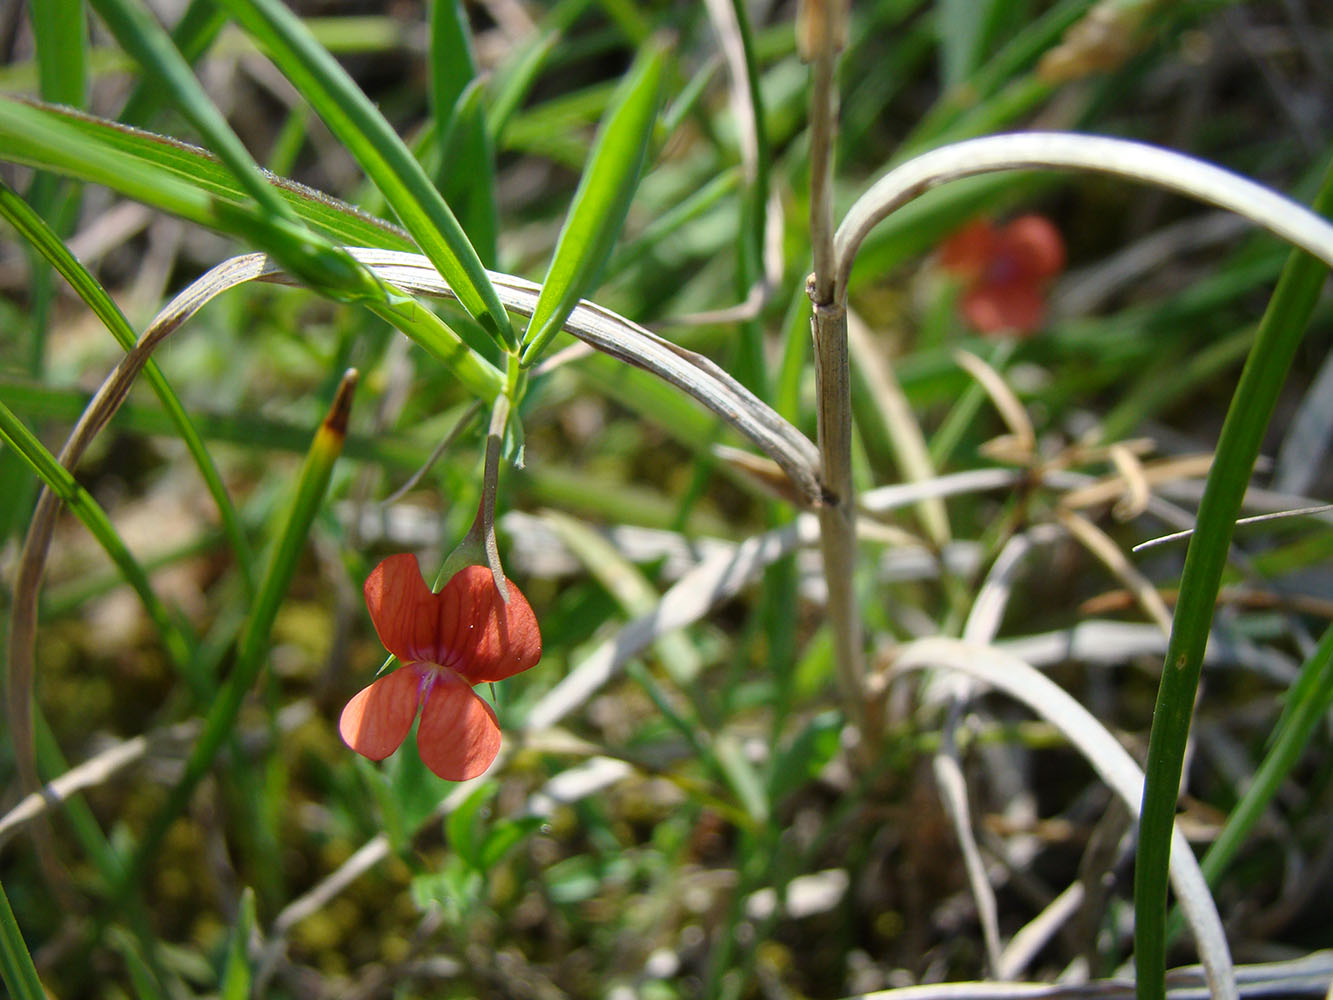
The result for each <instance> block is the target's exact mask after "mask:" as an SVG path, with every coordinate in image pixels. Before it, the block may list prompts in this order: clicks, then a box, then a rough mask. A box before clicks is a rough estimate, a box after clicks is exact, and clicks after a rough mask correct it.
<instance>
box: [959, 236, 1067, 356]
mask: <svg viewBox="0 0 1333 1000" xmlns="http://www.w3.org/2000/svg"><path fill="white" fill-rule="evenodd" d="M939 260H940V266H941V267H943V268H944V269H945V270H946V271H951V272H953V273H954V274H957V275H959V276H961V277H962V278H963V279H964V281H965V282H966V283H967V290H966V291H965V292H964V293H963V303H962V306H963V315H964V316H965V317H966V318H967V321H968V322H969V323H971V324H972V325H973V326H974V327H976V328H977V330H979V331H980V332H982V333H996V332H998V331H1000V330H1013V331H1016V332H1018V333H1032V332H1033V331H1035V330H1037V329H1039V328H1040V327H1041V325H1042V322H1043V321H1044V320H1045V318H1046V289H1047V286H1048V285H1049V284H1050V282H1051V279H1052V278H1054V277H1055V276H1056V275H1057V274H1059V273H1060V271H1061V270H1062V269H1063V268H1064V266H1065V244H1064V240H1063V239H1062V238H1061V236H1060V231H1059V230H1058V229H1056V228H1055V226H1054V225H1052V224H1051V222H1050V221H1049V220H1048V219H1046V218H1044V217H1043V216H1040V215H1022V216H1019V217H1018V218H1017V219H1014V220H1013V221H1012V222H1010V223H1009V224H1008V225H1007V226H1004V227H1003V228H999V229H997V228H996V227H995V226H994V225H993V224H992V223H991V222H988V221H986V220H984V219H978V220H976V221H975V222H970V223H968V224H967V225H966V226H964V227H963V228H962V229H960V230H959V231H958V232H956V233H954V234H953V235H952V236H950V237H949V238H948V239H947V240H946V241H945V242H944V245H943V246H941V247H940V257H939Z"/></svg>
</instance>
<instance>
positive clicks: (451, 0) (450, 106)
mask: <svg viewBox="0 0 1333 1000" xmlns="http://www.w3.org/2000/svg"><path fill="white" fill-rule="evenodd" d="M429 7H430V15H429V16H430V67H429V68H430V101H431V111H432V113H433V114H434V116H435V123H436V127H437V128H438V129H439V134H440V135H443V133H444V130H445V127H446V123H447V122H448V121H449V119H450V117H451V116H452V115H453V113H454V106H455V105H456V104H457V103H458V98H459V97H460V96H462V94H463V90H464V88H466V87H467V85H468V84H469V83H471V82H472V80H473V79H474V78H475V77H476V75H477V60H476V58H475V56H474V55H473V53H472V32H471V30H470V29H469V27H468V22H467V12H466V11H464V10H463V4H462V3H461V2H460V0H430V5H429Z"/></svg>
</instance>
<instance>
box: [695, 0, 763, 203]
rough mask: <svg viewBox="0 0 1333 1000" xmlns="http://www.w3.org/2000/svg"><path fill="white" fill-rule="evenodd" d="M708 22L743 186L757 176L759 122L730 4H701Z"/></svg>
mask: <svg viewBox="0 0 1333 1000" xmlns="http://www.w3.org/2000/svg"><path fill="white" fill-rule="evenodd" d="M704 8H705V9H706V10H707V11H708V20H709V22H710V23H711V24H712V25H713V31H714V32H716V34H717V38H718V42H719V44H720V46H721V49H722V58H723V59H724V61H725V62H726V64H727V79H728V83H729V84H730V85H729V86H728V88H727V103H728V105H729V106H730V107H731V114H732V117H733V118H734V119H735V122H736V145H737V146H738V147H739V148H740V154H741V169H742V170H743V171H744V175H745V181H746V183H747V184H753V183H754V182H755V180H756V178H758V176H759V122H758V120H757V119H756V118H755V107H754V102H753V101H752V100H751V99H750V87H749V84H748V82H747V81H748V80H749V71H748V70H747V69H746V66H745V39H744V38H743V37H742V36H741V26H740V22H739V21H737V20H736V9H735V8H734V7H733V6H732V5H731V0H704Z"/></svg>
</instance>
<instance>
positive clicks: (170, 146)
mask: <svg viewBox="0 0 1333 1000" xmlns="http://www.w3.org/2000/svg"><path fill="white" fill-rule="evenodd" d="M0 150H3V153H0V157H2V158H3V159H5V160H8V161H10V162H13V163H21V164H24V165H26V166H30V167H35V168H37V169H39V170H51V171H54V172H57V173H61V174H64V175H66V176H69V177H75V178H78V179H79V180H84V181H89V182H92V183H94V184H100V185H102V186H104V187H107V188H110V189H111V190H113V191H118V192H120V193H121V194H124V195H126V196H128V197H130V198H133V199H135V200H136V201H141V202H143V203H144V204H146V205H151V206H153V207H154V208H160V209H162V210H163V211H165V212H169V213H171V214H172V215H177V216H180V217H181V218H183V219H186V220H188V221H190V222H195V223H198V224H200V225H203V226H207V227H209V228H211V229H217V230H220V231H222V232H227V233H232V234H233V235H239V233H238V231H237V229H236V227H235V226H234V225H232V224H231V223H230V222H229V221H228V220H227V219H224V218H223V217H222V215H221V214H220V213H219V212H218V211H217V207H216V204H215V203H218V202H221V203H229V204H232V205H236V206H241V205H244V204H245V203H246V202H247V198H246V194H245V191H244V190H243V189H242V188H241V186H240V185H239V183H238V182H237V181H236V179H235V178H234V177H233V176H232V175H231V172H230V171H228V170H227V169H226V168H225V167H224V166H223V165H222V164H221V163H220V162H218V160H217V158H216V157H214V156H212V155H211V154H210V153H208V152H206V151H205V150H202V149H200V148H198V147H197V146H191V145H189V144H187V143H183V142H178V141H177V140H175V139H168V138H165V137H163V136H160V135H155V134H153V133H151V132H144V131H142V130H139V129H135V128H131V127H129V126H125V125H120V124H118V123H116V122H111V121H106V120H104V119H101V118H94V117H92V116H90V115H83V114H79V113H78V112H75V111H71V110H70V109H68V108H56V107H51V106H47V105H42V104H34V103H28V102H24V101H18V100H15V99H13V98H8V97H3V96H0ZM266 176H267V179H268V181H269V183H270V184H272V185H274V186H275V187H276V188H277V189H278V192H279V194H280V195H281V197H282V198H283V200H284V201H286V202H287V203H288V204H289V205H290V206H291V207H292V209H293V211H294V212H295V213H296V215H297V216H298V217H299V218H300V219H302V220H303V221H304V222H306V223H307V224H308V225H309V226H310V227H311V228H312V229H314V230H316V231H317V232H319V233H321V234H323V235H325V236H327V237H329V238H330V239H334V240H337V241H338V242H339V243H344V244H347V245H348V246H369V247H381V248H383V249H386V250H415V249H416V245H415V244H414V243H413V242H412V241H411V240H410V239H409V238H408V237H407V236H406V234H404V233H403V232H402V231H401V230H400V229H398V228H397V227H396V226H392V225H390V224H389V223H387V222H385V221H384V220H382V219H377V218H375V217H374V216H371V215H367V214H366V213H364V212H361V211H359V210H358V209H356V208H353V207H352V206H351V205H348V204H346V203H344V202H341V201H338V200H337V199H336V198H332V197H330V196H329V195H327V194H324V193H323V192H322V191H316V190H315V189H314V188H309V187H306V186H305V185H302V184H297V183H295V182H293V181H288V180H284V179H283V178H279V177H274V176H272V175H266Z"/></svg>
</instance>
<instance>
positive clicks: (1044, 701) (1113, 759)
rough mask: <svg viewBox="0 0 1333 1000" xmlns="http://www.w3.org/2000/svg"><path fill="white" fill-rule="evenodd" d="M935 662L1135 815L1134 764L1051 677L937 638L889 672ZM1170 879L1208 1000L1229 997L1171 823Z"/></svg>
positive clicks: (1213, 911) (1223, 966)
mask: <svg viewBox="0 0 1333 1000" xmlns="http://www.w3.org/2000/svg"><path fill="white" fill-rule="evenodd" d="M937 667H945V668H948V669H950V670H958V671H962V672H963V673H966V674H967V675H969V676H970V677H972V678H973V679H974V680H978V681H981V682H982V683H984V684H987V685H989V686H991V687H994V688H996V689H998V690H1000V691H1003V692H1005V693H1006V694H1008V695H1010V696H1011V697H1013V698H1016V699H1018V700H1019V701H1022V702H1023V703H1024V704H1026V705H1027V706H1028V707H1029V708H1030V709H1032V711H1034V712H1036V713H1037V714H1038V715H1040V716H1041V717H1042V718H1044V719H1046V720H1047V721H1048V722H1050V723H1052V724H1053V725H1055V726H1056V727H1057V728H1059V729H1060V731H1061V732H1062V733H1064V735H1065V738H1066V739H1068V740H1069V742H1070V743H1071V744H1073V745H1074V747H1075V748H1076V749H1077V750H1078V751H1079V752H1080V753H1081V754H1082V755H1083V757H1084V758H1085V759H1086V760H1087V761H1088V763H1089V764H1091V765H1092V767H1093V769H1094V770H1096V772H1097V774H1098V775H1100V776H1101V778H1102V780H1103V781H1105V782H1106V784H1107V786H1108V787H1110V788H1111V790H1112V791H1114V792H1115V793H1116V795H1118V796H1119V797H1120V798H1121V799H1122V800H1123V801H1124V803H1125V805H1126V806H1128V807H1129V809H1130V810H1131V811H1132V812H1133V814H1134V815H1135V816H1138V814H1139V809H1140V805H1141V801H1142V798H1143V772H1142V770H1140V769H1139V766H1138V765H1137V764H1136V763H1134V759H1133V758H1132V757H1130V755H1129V753H1128V752H1127V751H1126V750H1125V748H1124V747H1122V746H1121V745H1120V744H1119V743H1118V742H1117V741H1116V739H1115V737H1114V736H1112V735H1111V734H1110V733H1109V732H1108V731H1107V730H1106V727H1105V726H1103V725H1102V724H1101V723H1100V722H1098V721H1097V719H1096V718H1095V717H1094V716H1093V715H1092V714H1091V713H1090V712H1089V711H1088V710H1087V709H1085V708H1084V707H1083V706H1082V705H1080V704H1079V703H1078V702H1077V701H1075V700H1074V699H1073V698H1072V697H1071V696H1070V695H1069V694H1067V693H1066V692H1065V691H1064V690H1062V689H1061V688H1060V687H1059V686H1058V685H1057V684H1055V682H1053V681H1051V680H1049V679H1048V678H1047V677H1045V676H1044V675H1042V674H1041V673H1039V672H1038V671H1037V670H1035V669H1034V668H1033V667H1032V666H1031V665H1030V664H1028V663H1026V662H1025V661H1023V660H1020V659H1018V658H1017V657H1014V656H1011V655H1010V654H1008V653H1004V652H1002V651H1000V650H998V649H996V648H995V647H994V646H989V645H981V644H977V643H970V642H964V641H961V640H958V639H947V638H943V637H935V638H930V639H920V640H918V641H916V642H912V643H909V644H908V645H906V646H905V647H903V649H902V650H901V651H900V652H899V654H898V655H897V656H896V657H895V658H894V661H893V663H892V664H891V666H890V671H891V672H892V673H893V674H900V673H903V672H905V671H908V670H926V669H932V668H937ZM1171 884H1172V886H1173V887H1174V888H1175V890H1176V896H1177V898H1178V899H1179V900H1180V906H1181V909H1182V910H1183V911H1184V913H1185V915H1186V918H1187V919H1188V921H1189V924H1190V928H1191V930H1192V931H1193V933H1194V940H1195V943H1196V944H1197V946H1198V949H1199V956H1200V958H1201V959H1202V961H1203V966H1204V969H1205V972H1206V974H1207V977H1208V987H1209V990H1210V991H1211V993H1212V995H1213V997H1214V998H1216V1000H1235V998H1236V996H1237V992H1236V982H1235V976H1234V970H1233V968H1232V963H1231V953H1230V951H1229V950H1228V948H1227V942H1226V935H1225V933H1224V931H1223V929H1222V921H1221V918H1220V917H1219V916H1218V915H1217V907H1216V905H1215V904H1214V903H1213V899H1212V896H1211V895H1210V894H1209V892H1208V885H1207V883H1206V882H1205V881H1204V878H1203V873H1202V872H1201V871H1200V870H1199V863H1198V861H1196V860H1195V857H1194V852H1193V851H1192V850H1191V849H1190V846H1189V844H1188V843H1187V842H1186V840H1185V837H1184V835H1183V834H1181V832H1180V829H1179V828H1178V827H1177V828H1174V829H1173V831H1172V840H1171Z"/></svg>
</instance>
